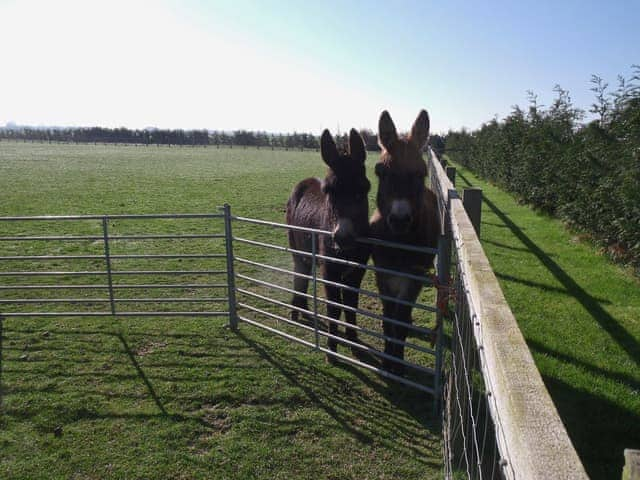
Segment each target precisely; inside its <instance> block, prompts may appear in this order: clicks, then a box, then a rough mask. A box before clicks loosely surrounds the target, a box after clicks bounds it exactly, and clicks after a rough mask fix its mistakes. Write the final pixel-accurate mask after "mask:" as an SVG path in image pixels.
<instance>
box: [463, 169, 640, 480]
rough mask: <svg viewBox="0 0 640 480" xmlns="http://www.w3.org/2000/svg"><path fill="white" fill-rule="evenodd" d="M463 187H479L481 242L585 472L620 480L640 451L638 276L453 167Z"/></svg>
mask: <svg viewBox="0 0 640 480" xmlns="http://www.w3.org/2000/svg"><path fill="white" fill-rule="evenodd" d="M467 186H477V187H481V188H482V189H483V196H484V199H483V208H482V225H481V241H482V244H483V247H484V249H485V252H486V253H487V256H488V257H489V260H490V262H491V265H492V266H493V269H494V271H495V272H496V275H497V276H498V279H499V281H500V284H501V286H502V289H503V291H504V293H505V296H506V298H507V301H508V303H509V305H510V306H511V309H512V310H513V313H514V314H515V317H516V319H517V321H518V324H519V325H520V328H521V330H522V332H523V334H524V336H525V338H526V341H527V344H528V345H529V348H530V349H531V352H532V353H533V357H534V359H535V362H536V365H537V366H538V369H539V370H540V372H541V374H542V376H543V379H544V381H545V384H546V386H547V388H548V389H549V392H550V393H551V397H552V398H553V401H554V403H555V405H556V407H557V408H558V411H559V413H560V416H561V418H562V420H563V422H564V424H565V426H566V427H567V430H568V432H569V435H570V437H571V440H572V441H573V443H574V445H575V447H576V449H577V451H578V454H579V456H580V458H581V459H582V462H583V464H584V465H585V467H586V469H587V472H588V473H589V475H590V476H591V477H592V478H593V479H602V480H604V479H612V478H620V476H621V472H622V465H623V463H624V458H623V450H624V448H640V288H639V287H640V282H638V279H637V278H635V277H634V276H633V275H632V273H631V272H630V271H626V270H623V269H621V268H620V267H618V266H615V265H613V264H611V262H609V261H608V260H607V258H606V257H605V256H602V255H599V254H598V252H597V251H596V249H595V248H594V247H593V246H592V245H590V244H589V243H587V242H584V241H581V239H580V238H578V237H577V236H576V235H575V234H573V233H571V232H569V231H568V230H567V229H566V228H564V226H563V225H562V223H561V222H560V221H558V220H555V219H552V218H549V217H548V216H545V215H542V214H539V213H536V212H534V211H532V210H531V209H530V208H528V207H526V206H523V205H519V204H518V202H517V201H516V200H515V199H514V198H513V197H512V196H511V195H509V194H506V193H504V192H502V191H501V190H499V189H498V188H496V187H494V186H492V185H490V184H488V183H487V182H484V181H481V180H480V179H478V178H477V177H475V176H474V175H473V174H472V173H471V172H469V171H468V170H466V169H464V168H460V167H458V175H457V187H458V189H461V188H464V187H467ZM594 214H595V212H594Z"/></svg>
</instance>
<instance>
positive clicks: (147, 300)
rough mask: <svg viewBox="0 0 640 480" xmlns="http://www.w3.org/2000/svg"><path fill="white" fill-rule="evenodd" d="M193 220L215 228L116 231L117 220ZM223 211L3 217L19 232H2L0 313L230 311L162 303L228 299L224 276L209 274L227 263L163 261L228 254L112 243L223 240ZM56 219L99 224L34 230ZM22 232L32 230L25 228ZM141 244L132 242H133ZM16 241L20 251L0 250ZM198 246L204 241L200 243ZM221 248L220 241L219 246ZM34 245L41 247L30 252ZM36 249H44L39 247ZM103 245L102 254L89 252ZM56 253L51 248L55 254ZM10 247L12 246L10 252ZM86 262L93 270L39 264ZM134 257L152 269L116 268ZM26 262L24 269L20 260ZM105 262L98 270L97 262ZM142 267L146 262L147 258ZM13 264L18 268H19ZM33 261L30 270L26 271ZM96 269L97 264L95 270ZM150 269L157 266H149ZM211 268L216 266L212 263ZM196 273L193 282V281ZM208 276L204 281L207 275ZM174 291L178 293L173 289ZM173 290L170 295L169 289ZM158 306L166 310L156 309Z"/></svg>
mask: <svg viewBox="0 0 640 480" xmlns="http://www.w3.org/2000/svg"><path fill="white" fill-rule="evenodd" d="M187 219H189V220H195V221H203V222H206V223H205V224H204V225H200V227H201V228H203V229H206V228H207V227H209V228H210V227H211V225H210V223H211V224H214V226H215V227H217V230H218V232H215V233H209V232H206V231H203V232H201V233H175V234H165V233H162V234H155V233H130V232H127V233H118V234H113V233H111V232H110V230H112V229H113V227H112V225H113V223H114V222H117V223H118V226H121V224H122V223H125V224H127V225H128V224H131V225H135V227H136V228H138V229H139V228H143V229H144V228H147V227H148V224H149V222H150V221H151V220H163V221H170V222H174V223H178V224H180V222H184V221H185V220H187ZM223 219H224V212H221V213H212V214H151V215H62V216H33V217H24V216H21V217H0V228H2V231H3V233H4V232H5V230H7V229H8V228H9V227H12V229H13V230H17V231H19V232H20V234H13V235H2V236H0V248H3V250H2V253H3V254H2V255H0V267H1V268H0V276H1V277H2V278H3V283H4V284H3V285H0V307H2V310H0V314H1V315H2V316H4V317H28V316H42V317H63V316H73V317H77V316H94V317H95V316H99V317H102V316H114V317H131V316H172V317H173V316H227V315H228V314H229V312H228V309H224V310H222V309H217V308H216V309H215V310H213V309H202V308H200V309H195V310H194V309H190V310H174V309H173V308H170V309H167V308H166V306H167V305H186V304H188V305H195V306H200V307H202V306H204V307H211V306H212V304H218V303H228V295H226V290H227V289H228V280H227V279H225V280H224V281H222V282H212V281H211V280H212V279H213V278H214V277H217V278H219V277H220V276H228V272H227V269H226V268H225V269H222V268H192V269H188V268H187V269H184V268H180V269H178V268H175V267H173V268H171V267H165V268H162V262H166V261H170V260H175V261H178V262H182V261H183V260H185V261H188V260H199V261H201V262H203V261H204V262H214V261H215V260H216V259H220V260H222V259H226V257H227V254H226V252H225V253H223V252H220V253H210V252H209V251H206V252H202V253H190V252H189V253H188V252H175V253H166V252H162V253H147V252H144V251H136V252H135V253H113V251H114V246H122V248H123V249H125V250H129V248H130V247H131V246H132V245H133V246H135V248H136V249H142V250H144V249H146V248H147V246H148V245H149V242H153V241H170V242H171V243H172V244H174V245H175V244H180V242H186V243H190V244H192V245H193V244H194V242H204V241H206V242H215V241H217V240H219V239H225V238H226V235H225V233H224V231H223V230H224V223H223ZM61 223H65V224H72V225H73V227H72V228H74V229H85V230H87V229H88V230H97V231H99V232H100V234H88V235H77V234H68V235H60V234H46V235H40V234H37V233H33V232H34V231H35V232H37V231H38V230H40V229H42V227H41V228H39V227H38V225H37V224H45V225H46V228H55V227H51V226H52V225H59V224H61ZM24 230H27V231H28V232H29V233H22V232H23V231H24ZM138 243H139V244H140V245H137V244H138ZM11 246H13V247H14V250H16V249H18V250H20V253H21V254H20V255H9V254H5V250H6V249H7V248H9V247H11ZM199 246H200V247H201V248H202V247H204V245H199ZM206 246H207V247H210V245H206ZM223 246H224V245H223ZM62 249H64V250H69V251H70V253H65V254H58V251H59V250H62ZM34 250H38V252H37V254H34V253H36V252H34ZM41 250H45V252H42V251H41ZM95 250H100V253H99V254H96V253H94V252H95ZM52 251H53V252H55V253H52ZM14 253H15V252H14ZM86 261H89V262H90V263H91V267H92V268H91V269H87V268H77V269H63V270H58V269H43V268H42V267H43V265H46V264H48V263H54V264H60V263H70V264H71V265H72V267H78V265H79V264H82V265H81V266H85V265H86ZM131 261H142V262H148V261H150V262H152V265H153V267H151V268H149V267H147V268H139V269H131V268H123V269H120V268H117V265H119V264H120V263H124V264H125V265H127V264H129V262H131ZM25 264H27V268H25V267H24V265H25ZM99 265H100V266H101V267H102V268H99V267H98V266H99ZM145 265H146V263H145ZM16 266H17V267H18V268H16ZM28 266H32V267H33V268H32V269H30V270H29V269H28ZM96 267H97V268H96ZM154 267H155V268H154ZM210 267H219V266H218V265H210ZM136 277H137V278H139V279H147V281H145V282H126V283H125V282H122V281H119V280H118V279H119V278H136ZM158 277H163V278H176V277H177V278H179V277H183V278H189V279H190V281H189V280H187V281H184V282H169V281H166V280H165V281H157V279H158ZM76 278H79V279H81V280H82V282H81V283H76V282H75V281H73V280H72V279H76ZM194 278H197V279H198V280H195V281H194V280H193V279H194ZM27 279H32V280H33V281H32V282H31V283H26V280H27ZM38 279H44V280H45V281H46V282H47V283H36V282H35V280H38ZM207 280H208V281H207ZM129 291H143V292H144V293H145V294H144V295H138V296H134V297H131V296H126V295H123V294H124V293H126V292H129ZM150 291H160V292H161V293H164V296H152V295H150ZM212 291H216V292H223V293H225V294H224V295H223V296H212V295H211V294H210V292H212ZM14 292H18V293H20V292H26V293H31V294H33V295H35V296H16V295H17V293H14ZM50 292H60V293H62V294H65V293H69V292H80V294H82V293H86V292H90V293H94V294H95V293H96V292H100V293H103V294H104V296H100V297H98V296H87V297H83V296H64V295H63V296H62V297H50V296H49V295H48V294H49V293H50ZM175 292H179V294H178V295H176V294H175ZM193 292H207V293H209V294H204V295H203V294H200V293H199V294H198V295H194V294H193ZM169 293H171V294H169ZM122 304H127V305H131V304H140V305H143V304H144V305H147V308H144V309H140V310H130V309H126V310H123V309H121V308H120V307H121V305H122ZM55 305H76V306H78V305H84V306H88V307H92V308H89V309H86V310H84V311H78V310H75V309H74V310H64V311H58V310H56V309H55V308H52V307H53V306H55ZM98 305H106V306H107V307H108V308H107V309H96V306H98ZM160 305H163V306H165V307H164V308H163V309H158V308H153V307H158V306H160ZM30 306H38V307H40V309H35V310H34V309H31V308H29V307H30Z"/></svg>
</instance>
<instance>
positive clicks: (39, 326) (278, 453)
mask: <svg viewBox="0 0 640 480" xmlns="http://www.w3.org/2000/svg"><path fill="white" fill-rule="evenodd" d="M371 160H372V161H371V162H369V163H370V164H372V163H373V158H372V159H371ZM324 171H325V167H324V165H323V164H322V162H321V160H320V157H319V154H318V153H315V152H282V151H276V152H271V151H264V150H261V151H258V150H255V149H247V150H244V149H235V148H234V149H232V150H230V149H220V150H218V149H214V148H207V149H205V148H175V147H171V148H169V147H163V148H155V147H149V148H145V147H133V146H129V147H123V146H102V145H97V146H93V145H48V144H21V143H9V142H2V143H0V215H42V214H50V215H55V214H103V213H106V214H117V213H163V212H180V213H189V212H212V211H215V208H216V206H218V205H220V204H222V203H223V202H228V203H229V204H231V205H232V206H233V211H234V213H236V214H238V215H247V216H251V217H255V218H262V219H270V220H276V221H282V219H283V214H284V203H285V201H286V199H287V197H288V195H289V192H290V190H291V188H292V186H293V185H294V184H295V183H296V182H297V181H298V180H300V179H302V178H304V177H306V176H321V175H323V174H324ZM372 196H373V192H372ZM126 223H127V222H111V223H110V228H111V229H113V230H114V231H115V232H116V233H117V232H118V229H121V230H126V229H127V228H129V229H133V228H136V227H135V226H131V225H125V224H126ZM67 225H69V224H64V225H62V226H60V225H53V224H51V223H40V224H37V225H35V226H34V225H31V227H32V228H34V229H35V232H33V233H41V234H42V233H47V234H52V233H61V234H69V233H76V234H78V233H82V234H89V233H91V234H97V233H99V232H100V225H99V224H98V223H87V224H81V225H76V226H75V227H74V230H70V229H71V227H68V226H67ZM172 225H173V224H172V223H171V222H164V223H163V222H156V223H151V224H149V225H148V226H147V230H146V231H145V233H148V232H149V231H151V232H167V231H170V230H171V229H172V228H175V227H173V226H172ZM216 227H217V226H216V225H215V222H212V223H211V225H207V226H206V228H207V231H215V229H216ZM2 228H5V231H3V232H2V234H24V233H25V231H23V230H21V229H22V228H25V227H24V224H21V225H18V224H14V225H10V226H6V224H5V225H4V226H3V227H2ZM200 228H202V225H201V224H197V222H190V223H188V224H187V225H186V227H183V229H182V230H180V231H182V232H197V231H199V230H198V229H200ZM56 229H58V230H56ZM60 229H62V231H60ZM65 229H68V230H65ZM129 231H131V230H129ZM245 231H246V232H249V233H251V234H252V235H253V237H254V238H255V237H256V236H257V237H258V238H260V239H266V240H273V239H277V240H278V241H280V243H283V241H284V236H283V232H282V231H276V230H264V229H258V228H245ZM133 243H134V247H136V248H142V247H141V245H135V242H133ZM176 243H178V242H174V243H172V244H169V247H176ZM128 245H129V244H127V245H120V244H117V245H114V248H119V249H120V252H121V253H122V252H124V253H126V252H127V251H128V250H127V248H129V247H128ZM167 245H168V244H167V243H162V241H157V242H150V243H148V244H145V245H144V248H145V249H146V250H145V251H147V252H149V253H154V252H166V251H167V250H168V249H169V248H168V246H167ZM205 247H206V245H205V244H204V243H195V244H193V246H192V247H186V246H185V247H184V249H183V250H182V251H185V249H187V250H186V251H190V250H188V248H193V249H194V250H193V251H196V252H197V251H199V250H201V249H203V248H205ZM0 248H1V249H2V252H3V253H2V254H4V255H6V254H11V253H13V252H15V254H24V253H28V252H29V253H33V254H37V253H39V252H38V249H39V248H44V246H42V245H41V244H38V242H34V243H33V244H29V245H28V246H26V250H20V251H18V252H16V249H15V248H13V249H12V247H11V246H10V245H8V244H7V242H5V244H0ZM23 248H24V247H23ZM47 248H51V247H50V246H48V247H47ZM56 248H58V247H56ZM79 248H80V247H76V246H74V245H71V246H68V245H67V246H64V247H62V246H61V247H59V249H58V250H56V251H57V252H59V253H60V254H70V253H75V252H77V251H78V249H79ZM87 248H88V249H90V251H91V252H93V250H95V253H99V250H100V248H101V244H100V242H96V244H93V245H89V246H88V247H87ZM132 248H133V247H132ZM91 249H93V250H91ZM112 253H113V252H112ZM254 253H255V252H254ZM265 255H266V254H265ZM269 259H270V261H272V260H273V259H272V258H271V257H269ZM273 261H275V263H276V264H277V263H278V262H282V263H283V264H285V263H286V262H288V259H286V257H283V258H280V259H277V260H273ZM48 266H49V267H51V268H56V269H59V270H65V269H69V270H70V269H73V268H72V267H73V266H72V265H70V264H66V263H65V262H64V261H60V262H56V263H53V264H50V265H48ZM76 266H77V265H76ZM130 266H131V268H137V267H139V266H141V265H137V264H136V263H133V264H132V265H130ZM165 266H167V267H168V268H181V267H184V268H186V267H185V265H184V263H182V264H180V262H178V261H177V260H176V261H175V262H168V263H167V264H166V265H165ZM192 266H194V267H198V266H199V264H193V265H192ZM0 267H1V268H2V269H4V270H9V269H11V268H16V267H15V264H14V265H13V266H9V265H6V266H0ZM23 267H24V268H25V269H29V268H35V269H40V270H44V269H45V268H44V267H42V266H39V267H38V266H36V265H26V266H25V265H23ZM27 267H29V268H27ZM91 267H92V265H91V262H89V263H88V265H87V268H91ZM207 267H211V265H207ZM2 280H3V282H8V281H9V280H8V279H7V278H6V277H5V278H3V279H2ZM65 280H66V281H67V283H74V282H76V281H77V282H81V281H86V280H80V279H77V280H76V279H75V278H70V279H65ZM135 280H141V279H137V278H132V279H131V281H132V282H133V281H135ZM186 280H189V279H186ZM191 280H194V281H198V280H199V278H198V277H193V278H191ZM34 282H41V283H51V280H50V279H49V280H46V279H42V280H40V279H35V280H34ZM285 283H286V282H285ZM83 294H84V293H83ZM90 294H91V292H89V293H87V295H90ZM167 294H169V292H167ZM93 296H95V295H93ZM51 308H62V307H51ZM226 322H227V321H226V319H224V318H213V319H210V318H171V319H158V318H142V317H140V318H130V319H129V318H127V319H120V318H118V319H116V320H113V319H109V318H107V319H101V318H89V317H82V318H53V319H46V318H20V319H18V318H8V319H5V320H4V321H3V322H2V335H1V337H0V338H1V340H2V341H1V343H0V358H1V360H2V364H1V368H0V374H1V378H0V382H1V385H2V405H1V410H0V414H1V418H0V478H29V479H31V478H185V479H186V478H336V479H337V478H340V479H343V478H437V477H439V476H440V475H441V471H442V470H441V437H440V430H439V429H440V427H439V424H438V422H437V421H434V419H433V418H432V417H431V415H430V414H431V403H430V400H429V399H428V398H427V397H425V395H424V394H421V393H419V392H417V391H414V390H410V389H406V388H400V387H398V386H397V385H395V384H388V383H387V382H385V381H384V380H382V379H380V378H378V377H377V376H374V375H373V374H370V373H367V372H363V371H360V370H357V369H355V368H351V367H348V366H346V365H340V366H337V367H332V366H329V365H326V364H325V362H324V358H323V356H321V355H318V354H316V353H313V352H310V351H309V350H308V349H307V348H304V347H299V346H296V345H292V344H290V343H287V342H284V341H283V340H281V339H279V338H275V337H272V336H270V335H269V334H267V333H262V332H261V331H257V330H255V329H254V328H251V327H248V326H246V325H245V326H241V328H240V332H239V333H238V334H235V333H232V332H230V331H229V330H228V329H226V328H225V324H226Z"/></svg>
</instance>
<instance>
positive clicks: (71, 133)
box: [0, 126, 320, 149]
mask: <svg viewBox="0 0 640 480" xmlns="http://www.w3.org/2000/svg"><path fill="white" fill-rule="evenodd" d="M2 138H3V139H9V140H24V141H39V142H66V143H126V144H135V145H192V146H195V145H216V146H233V145H239V146H250V147H271V148H310V149H317V148H319V146H320V144H319V139H318V137H316V136H315V135H313V134H311V133H297V132H294V133H290V134H270V133H267V132H252V131H247V130H236V131H234V132H223V131H212V132H209V131H207V130H182V129H177V130H163V129H145V130H130V129H127V128H113V129H112V128H102V127H89V128H33V127H17V126H11V127H5V128H0V139H2Z"/></svg>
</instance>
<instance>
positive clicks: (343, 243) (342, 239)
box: [332, 230, 356, 250]
mask: <svg viewBox="0 0 640 480" xmlns="http://www.w3.org/2000/svg"><path fill="white" fill-rule="evenodd" d="M332 239H333V243H334V244H335V245H336V247H337V248H338V249H339V250H351V249H353V248H355V246H356V237H355V235H354V234H353V233H352V232H347V231H344V230H336V231H335V232H333V235H332Z"/></svg>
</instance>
